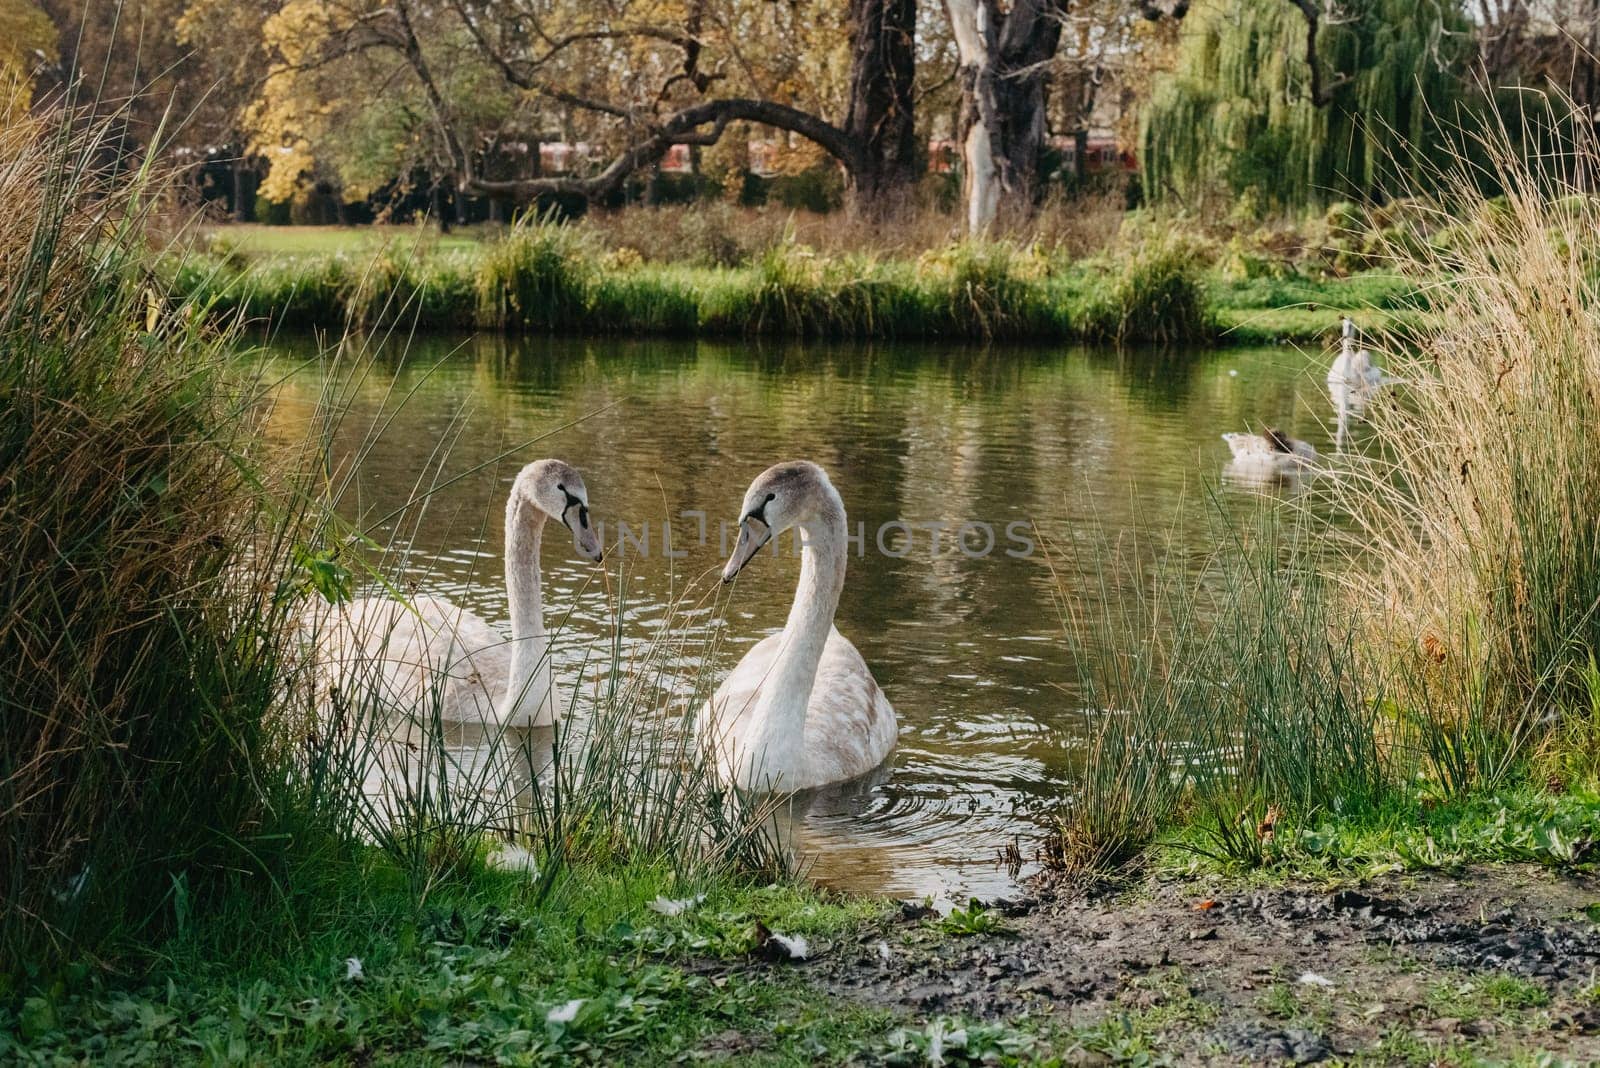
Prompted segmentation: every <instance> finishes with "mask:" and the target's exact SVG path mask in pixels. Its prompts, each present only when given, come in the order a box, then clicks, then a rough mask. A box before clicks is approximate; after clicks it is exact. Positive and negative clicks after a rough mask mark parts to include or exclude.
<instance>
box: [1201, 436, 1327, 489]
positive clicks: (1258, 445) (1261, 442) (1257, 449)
mask: <svg viewBox="0 0 1600 1068" xmlns="http://www.w3.org/2000/svg"><path fill="white" fill-rule="evenodd" d="M1222 440H1223V441H1226V442H1227V443H1228V448H1229V449H1231V450H1232V451H1233V461H1232V463H1231V464H1230V465H1229V466H1230V468H1231V469H1232V471H1233V473H1234V474H1236V475H1238V476H1240V477H1246V478H1248V477H1249V476H1252V475H1285V474H1294V473H1298V472H1300V471H1302V470H1304V469H1306V468H1307V467H1310V466H1311V465H1312V464H1314V463H1316V461H1317V450H1316V449H1315V448H1313V447H1312V446H1311V444H1310V443H1309V442H1304V441H1299V440H1296V439H1295V438H1291V437H1288V436H1286V435H1284V434H1282V433H1280V432H1278V431H1276V430H1269V431H1267V433H1265V434H1224V435H1222Z"/></svg>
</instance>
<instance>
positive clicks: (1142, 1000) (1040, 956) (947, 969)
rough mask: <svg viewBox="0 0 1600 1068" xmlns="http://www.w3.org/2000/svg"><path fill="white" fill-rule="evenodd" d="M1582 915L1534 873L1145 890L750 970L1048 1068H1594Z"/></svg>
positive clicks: (1031, 904)
mask: <svg viewBox="0 0 1600 1068" xmlns="http://www.w3.org/2000/svg"><path fill="white" fill-rule="evenodd" d="M1597 902H1600V880H1597V879H1596V878H1595V877H1594V876H1591V875H1573V874H1558V873H1556V872H1553V871H1550V870H1548V869H1543V868H1536V867H1512V866H1497V867H1484V868H1475V869H1471V870H1467V871H1464V872H1460V873H1455V874H1433V873H1430V874H1422V875H1417V874H1410V875H1390V876H1385V877H1381V878H1378V879H1374V880H1368V881H1365V882H1362V883H1359V884H1357V883H1349V884H1344V885H1340V886H1311V885H1298V886H1294V885H1291V886H1281V887H1273V888H1246V887H1241V886H1239V885H1238V884H1237V883H1233V884H1230V883H1228V882H1227V881H1225V880H1209V881H1207V880H1194V879H1172V880H1164V879H1161V878H1157V877H1148V878H1145V879H1142V880H1140V881H1139V882H1138V883H1137V884H1135V885H1129V886H1124V887H1122V888H1120V889H1117V890H1114V891H1110V892H1106V891H1102V892H1099V893H1087V894H1086V893H1082V892H1075V891H1072V890H1070V889H1049V888H1039V889H1038V892H1037V895H1036V896H1034V897H1031V898H1029V899H1027V900H1020V901H1013V902H996V903H993V909H994V911H995V912H997V913H1000V914H1001V915H1002V916H1003V917H1004V919H1003V924H1004V930H1003V931H991V932H985V933H978V934H971V935H952V934H951V933H949V932H948V931H947V930H944V929H941V928H940V927H938V926H937V925H936V923H937V921H936V920H935V919H933V918H930V917H929V916H928V914H927V910H925V909H923V908H921V907H919V906H915V905H911V904H909V903H908V904H906V905H904V906H902V907H901V908H900V909H899V910H898V911H897V912H896V913H894V914H892V915H891V916H889V917H887V918H886V919H884V920H882V921H881V922H879V923H877V924H875V925H873V926H871V927H870V928H869V929H866V930H864V931H863V932H861V933H860V935H859V937H858V938H857V939H855V940H854V941H851V942H841V943H839V944H836V945H832V946H825V947H819V949H820V950H821V951H820V952H819V953H817V954H816V955H815V958H814V959H813V960H809V961H806V962H798V963H796V964H784V965H766V966H767V967H797V968H799V969H800V971H801V973H802V974H804V975H805V976H806V977H807V978H808V980H809V981H810V982H812V983H814V984H816V985H817V986H818V987H820V988H821V989H823V990H825V991H827V992H828V993H830V994H831V995H833V996H834V997H836V998H839V999H841V1000H843V1001H844V1002H846V1003H857V1004H861V1005H865V1006H868V1007H871V1008H876V1009H886V1010H889V1011H890V1012H892V1013H894V1014H895V1015H897V1016H901V1017H904V1018H905V1019H906V1020H907V1021H908V1022H910V1021H918V1020H928V1019H932V1018H938V1017H949V1018H953V1019H961V1020H971V1021H990V1022H1000V1023H1006V1024H1008V1025H1018V1024H1019V1023H1020V1024H1021V1025H1023V1026H1029V1027H1032V1028H1034V1029H1036V1030H1039V1031H1040V1032H1041V1033H1048V1034H1051V1035H1054V1036H1055V1039H1054V1040H1051V1041H1049V1042H1048V1044H1047V1046H1046V1048H1047V1049H1048V1050H1049V1052H1050V1054H1053V1055H1055V1056H1060V1057H1064V1058H1065V1059H1066V1061H1067V1063H1081V1064H1109V1063H1117V1062H1119V1061H1121V1060H1124V1059H1127V1058H1124V1057H1121V1056H1118V1055H1117V1052H1116V1050H1112V1051H1111V1052H1109V1053H1108V1052H1106V1051H1105V1050H1104V1049H1098V1050H1097V1049H1096V1048H1095V1047H1096V1042H1095V1041H1092V1040H1084V1039H1083V1038H1082V1037H1081V1036H1082V1035H1083V1034H1084V1033H1085V1031H1086V1030H1088V1031H1093V1029H1094V1028H1096V1027H1103V1026H1104V1025H1106V1023H1107V1022H1108V1021H1112V1022H1113V1023H1114V1026H1115V1027H1120V1028H1123V1029H1125V1030H1126V1031H1127V1033H1128V1035H1129V1037H1130V1041H1131V1040H1132V1039H1133V1038H1134V1037H1137V1038H1138V1039H1139V1042H1140V1043H1143V1044H1144V1045H1146V1046H1148V1047H1149V1048H1150V1049H1151V1050H1153V1051H1154V1052H1156V1054H1157V1058H1156V1059H1157V1061H1158V1062H1159V1061H1160V1060H1169V1061H1171V1062H1173V1063H1183V1064H1239V1063H1250V1064H1286V1063H1293V1064H1311V1063H1351V1062H1355V1063H1374V1064H1387V1063H1407V1062H1411V1063H1452V1064H1454V1063H1473V1062H1476V1061H1479V1060H1484V1059H1488V1060H1490V1061H1497V1060H1500V1059H1504V1058H1515V1057H1518V1056H1521V1055H1524V1054H1527V1053H1529V1052H1530V1051H1545V1052H1549V1053H1553V1054H1556V1055H1557V1056H1559V1057H1561V1058H1564V1059H1567V1060H1571V1061H1577V1062H1580V1063H1582V1062H1588V1061H1592V1060H1596V1059H1600V985H1597V984H1600V924H1597V923H1596V922H1595V920H1594V919H1592V918H1591V914H1593V915H1596V916H1600V907H1596V906H1597ZM1586 909H1587V910H1589V911H1585V910H1586ZM1074 1035H1076V1036H1080V1037H1077V1038H1074V1037H1071V1036H1074ZM1062 1036H1067V1037H1062ZM1040 1052H1041V1053H1043V1052H1045V1050H1044V1049H1041V1050H1040Z"/></svg>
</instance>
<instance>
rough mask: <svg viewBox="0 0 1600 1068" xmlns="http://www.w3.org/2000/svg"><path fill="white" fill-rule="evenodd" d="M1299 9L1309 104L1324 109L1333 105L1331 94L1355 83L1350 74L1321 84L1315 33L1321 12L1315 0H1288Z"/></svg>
mask: <svg viewBox="0 0 1600 1068" xmlns="http://www.w3.org/2000/svg"><path fill="white" fill-rule="evenodd" d="M1289 3H1291V4H1293V5H1294V6H1295V7H1297V8H1299V9H1300V14H1302V15H1304V16H1305V19H1306V66H1308V67H1310V68H1311V103H1312V104H1313V105H1315V106H1316V107H1319V108H1325V107H1327V106H1328V105H1329V104H1331V103H1333V94H1334V93H1336V92H1338V91H1339V90H1340V89H1343V88H1344V87H1345V86H1347V85H1349V84H1350V83H1351V82H1353V81H1355V76H1354V75H1351V74H1336V75H1334V76H1333V78H1332V80H1330V81H1329V82H1328V83H1327V84H1326V85H1324V84H1323V82H1322V64H1321V63H1319V62H1317V31H1318V29H1319V28H1320V27H1321V23H1322V12H1321V10H1320V9H1319V8H1318V7H1317V2H1316V0H1289Z"/></svg>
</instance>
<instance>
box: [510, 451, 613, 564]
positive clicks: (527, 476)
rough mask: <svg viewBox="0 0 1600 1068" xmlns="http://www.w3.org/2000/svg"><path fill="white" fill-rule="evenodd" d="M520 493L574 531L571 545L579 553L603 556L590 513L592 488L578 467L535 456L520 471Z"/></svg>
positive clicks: (517, 487)
mask: <svg viewBox="0 0 1600 1068" xmlns="http://www.w3.org/2000/svg"><path fill="white" fill-rule="evenodd" d="M518 493H520V495H521V496H522V497H524V498H525V499H527V500H529V501H532V502H533V504H534V506H535V507H537V508H538V509H539V510H540V511H541V512H543V513H544V514H545V515H547V516H549V517H550V518H551V519H554V520H555V521H556V522H558V523H560V524H562V525H563V526H565V527H566V528H567V529H568V530H571V531H572V547H573V548H574V549H576V550H577V552H578V554H579V555H580V556H584V557H587V558H588V559H590V560H594V561H597V562H598V561H599V560H600V558H601V556H602V555H603V553H602V552H601V546H600V537H599V535H598V534H597V533H596V532H595V528H594V520H593V518H592V517H591V516H590V515H589V491H588V489H587V488H586V487H585V486H584V484H583V476H582V475H581V474H579V473H578V469H577V468H576V467H573V466H572V465H571V464H569V463H567V462H566V461H565V460H535V461H534V462H533V463H531V464H529V465H528V466H527V467H524V468H523V469H522V471H521V472H520V473H519V474H518V475H517V481H516V491H515V492H514V493H513V497H515V496H516V495H517V494H518Z"/></svg>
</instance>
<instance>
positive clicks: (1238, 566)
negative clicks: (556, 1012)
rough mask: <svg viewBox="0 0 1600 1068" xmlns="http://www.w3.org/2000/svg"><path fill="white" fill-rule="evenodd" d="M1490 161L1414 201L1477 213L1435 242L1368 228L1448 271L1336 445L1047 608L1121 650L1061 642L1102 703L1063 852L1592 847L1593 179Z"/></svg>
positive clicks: (1097, 641)
mask: <svg viewBox="0 0 1600 1068" xmlns="http://www.w3.org/2000/svg"><path fill="white" fill-rule="evenodd" d="M1577 148H1578V150H1577V158H1579V159H1581V160H1583V161H1584V162H1585V165H1586V166H1588V167H1593V166H1594V164H1595V162H1596V161H1597V160H1600V152H1597V146H1596V145H1594V144H1593V143H1586V144H1583V145H1580V146H1577ZM1501 163H1502V165H1503V167H1504V169H1505V173H1506V175H1507V185H1508V188H1509V190H1510V191H1509V192H1508V194H1507V196H1506V197H1505V198H1504V199H1503V200H1500V201H1496V202H1493V203H1489V202H1485V201H1484V200H1482V199H1481V197H1479V196H1478V194H1476V193H1475V192H1474V190H1473V187H1472V184H1471V182H1470V181H1469V180H1468V178H1467V176H1466V175H1462V176H1461V178H1460V180H1459V181H1458V182H1456V184H1455V185H1454V186H1453V188H1454V190H1455V192H1454V194H1453V196H1452V197H1451V198H1450V200H1449V201H1448V202H1447V203H1445V204H1442V205H1441V206H1440V207H1439V209H1438V210H1439V211H1440V213H1441V215H1442V216H1444V217H1447V218H1453V219H1465V220H1475V221H1476V222H1475V224H1474V225H1472V226H1470V227H1468V228H1467V229H1466V231H1465V232H1464V233H1462V234H1461V235H1459V236H1458V237H1457V239H1456V240H1455V241H1453V242H1452V243H1451V246H1450V247H1449V248H1448V249H1445V248H1441V247H1437V246H1431V245H1430V246H1425V247H1417V248H1406V247H1402V246H1400V245H1398V244H1397V245H1396V246H1395V247H1394V248H1393V254H1394V259H1395V262H1396V263H1397V264H1399V265H1400V266H1401V269H1402V273H1403V275H1404V276H1405V277H1406V278H1408V279H1410V280H1411V281H1412V283H1413V284H1415V285H1418V286H1421V285H1425V284H1427V280H1428V279H1430V278H1439V277H1453V278H1455V279H1456V281H1455V282H1454V283H1453V284H1452V285H1451V286H1449V287H1447V288H1441V289H1439V290H1437V291H1436V292H1435V294H1434V296H1433V298H1432V299H1433V301H1434V309H1435V314H1433V315H1431V316H1429V317H1428V318H1427V319H1425V320H1422V321H1419V322H1417V323H1416V324H1414V325H1413V326H1412V327H1411V328H1409V329H1407V330H1406V331H1404V333H1403V336H1402V338H1401V343H1400V344H1398V345H1396V346H1395V347H1394V350H1393V351H1392V352H1391V353H1390V354H1389V358H1388V368H1389V370H1390V371H1391V372H1392V373H1394V374H1396V375H1397V376H1398V377H1399V378H1400V379H1402V381H1401V383H1399V384H1398V385H1395V386H1392V387H1388V395H1386V396H1383V397H1381V398H1379V399H1378V400H1376V401H1375V402H1374V403H1373V405H1372V406H1371V408H1370V410H1368V411H1367V412H1366V417H1367V418H1366V423H1367V426H1366V427H1365V428H1364V429H1363V430H1362V432H1361V433H1360V434H1359V435H1357V436H1356V437H1355V438H1354V439H1353V440H1354V441H1355V442H1356V445H1355V446H1354V449H1353V451H1351V452H1348V453H1342V454H1339V455H1336V456H1331V457H1326V458H1324V461H1323V464H1324V470H1322V471H1321V472H1320V473H1319V475H1318V477H1317V478H1316V479H1315V481H1314V482H1313V484H1312V486H1311V493H1310V494H1309V495H1308V496H1307V497H1305V498H1303V499H1302V500H1300V501H1299V502H1298V504H1299V506H1297V505H1296V504H1287V505H1284V504H1280V505H1278V506H1277V507H1276V508H1275V509H1269V510H1268V514H1267V517H1266V519H1265V521H1264V522H1263V523H1262V524H1261V525H1260V526H1248V525H1247V526H1245V527H1243V528H1239V527H1233V526H1230V525H1228V524H1227V523H1226V522H1225V521H1224V520H1223V519H1222V518H1220V515H1221V510H1220V509H1219V519H1218V528H1217V530H1216V536H1215V538H1214V542H1215V543H1216V544H1217V545H1218V546H1219V548H1218V549H1217V551H1216V553H1215V554H1214V555H1213V556H1212V557H1211V558H1210V559H1209V560H1208V561H1206V562H1205V565H1204V566H1203V567H1202V568H1201V569H1200V573H1199V574H1198V575H1195V574H1192V573H1190V572H1188V571H1185V570H1182V569H1180V568H1175V567H1172V566H1171V565H1165V564H1161V565H1157V566H1154V567H1153V568H1148V567H1147V569H1146V573H1147V574H1150V575H1151V576H1152V577H1151V582H1150V586H1149V588H1148V592H1147V594H1146V600H1145V602H1144V603H1143V604H1142V605H1141V606H1140V607H1139V609H1138V610H1137V611H1130V612H1129V613H1127V614H1125V615H1123V616H1120V617H1117V618H1107V617H1106V616H1105V615H1104V614H1103V613H1102V614H1100V615H1096V614H1095V613H1093V612H1077V613H1074V614H1073V615H1071V617H1070V624H1071V627H1072V628H1078V629H1079V632H1080V633H1081V632H1082V631H1081V628H1090V633H1091V634H1092V637H1093V641H1092V643H1090V642H1086V643H1085V644H1086V645H1090V644H1092V647H1097V648H1121V649H1138V650H1140V651H1141V653H1140V655H1139V656H1136V657H1133V656H1130V657H1128V658H1125V659H1124V658H1117V659H1115V660H1112V661H1109V662H1107V661H1101V662H1085V663H1084V664H1083V665H1082V669H1083V674H1084V677H1085V678H1086V679H1087V680H1088V685H1089V688H1090V691H1091V694H1092V700H1091V704H1092V707H1095V708H1100V709H1105V710H1107V711H1105V712H1101V713H1097V714H1096V716H1095V717H1094V718H1095V721H1096V722H1095V730H1094V735H1093V739H1092V742H1091V747H1090V753H1089V757H1088V762H1087V763H1088V767H1087V772H1086V776H1085V780H1084V783H1083V785H1082V789H1081V792H1080V793H1079V794H1078V795H1077V796H1076V797H1075V798H1074V799H1073V801H1072V803H1071V804H1070V805H1069V807H1068V812H1067V815H1066V816H1065V818H1064V820H1063V823H1062V829H1061V835H1060V838H1059V842H1058V844H1057V856H1056V859H1057V861H1058V862H1059V864H1060V865H1062V866H1063V867H1066V868H1076V869H1080V870H1082V869H1095V868H1098V867H1102V866H1106V865H1115V864H1118V863H1121V862H1123V861H1125V860H1127V859H1129V858H1130V857H1134V856H1138V855H1140V854H1141V853H1142V852H1143V851H1144V850H1145V849H1146V848H1147V847H1148V846H1149V845H1150V844H1151V843H1157V844H1161V845H1165V846H1169V847H1173V848H1177V849H1179V850H1180V851H1182V852H1185V853H1187V854H1188V855H1189V856H1191V857H1200V858H1204V859H1205V860H1206V861H1207V862H1208V863H1213V864H1216V865H1218V866H1220V867H1224V868H1227V869H1229V870H1234V871H1240V870H1245V871H1252V870H1262V869H1271V868H1274V867H1277V868H1281V869H1286V870H1302V871H1304V870H1310V869H1314V868H1316V867H1317V866H1318V865H1319V864H1328V865H1333V866H1335V867H1338V866H1340V865H1348V866H1352V867H1355V868H1359V867H1360V866H1362V865H1364V864H1369V865H1370V864H1379V863H1395V864H1398V865H1399V866H1401V867H1418V868H1427V867H1452V866H1461V865H1465V864H1467V863H1470V862H1474V861H1483V860H1507V859H1517V860H1523V861H1537V862H1540V863H1545V864H1550V865H1554V866H1558V867H1568V868H1578V867H1587V866H1591V865H1593V864H1594V862H1595V860H1596V858H1595V856H1594V854H1593V842H1594V838H1595V835H1594V831H1593V828H1594V825H1595V824H1594V820H1595V814H1596V808H1595V797H1596V796H1597V794H1600V747H1597V739H1600V734H1597V733H1596V731H1595V726H1594V725H1595V723H1596V721H1597V709H1600V671H1597V669H1596V667H1595V665H1596V661H1597V652H1596V650H1597V648H1600V613H1597V611H1596V609H1597V606H1600V544H1597V541H1596V531H1600V486H1597V485H1596V482H1595V479H1596V472H1597V471H1600V453H1597V448H1600V446H1597V439H1596V438H1595V435H1594V432H1593V428H1594V426H1595V425H1596V423H1597V422H1600V412H1597V411H1596V409H1595V404H1596V401H1595V395H1594V390H1593V383H1594V382H1595V381H1596V380H1597V378H1600V326H1597V323H1600V310H1597V309H1600V294H1597V292H1596V289H1595V283H1594V279H1595V277H1596V272H1595V269H1594V250H1593V243H1592V240H1591V239H1590V236H1589V235H1592V233H1593V232H1594V227H1595V226H1597V225H1600V204H1597V202H1596V201H1595V200H1594V199H1593V198H1592V197H1588V196H1584V195H1581V194H1580V193H1578V192H1577V191H1576V190H1575V189H1572V188H1570V187H1568V186H1567V185H1565V184H1564V180H1563V178H1562V177H1561V176H1560V175H1556V174H1544V173H1540V174H1529V173H1527V172H1525V171H1519V170H1518V169H1517V167H1516V164H1515V163H1514V161H1513V157H1512V155H1511V154H1510V153H1509V152H1508V153H1506V157H1505V158H1504V159H1503V160H1502V161H1501ZM1308 502H1310V503H1311V504H1312V507H1303V506H1304V505H1306V504H1307V503H1308ZM1107 566H1111V567H1126V566H1138V567H1145V566H1146V565H1145V564H1144V563H1142V562H1141V561H1137V560H1135V561H1131V562H1130V561H1126V560H1111V561H1110V562H1109V564H1108V565H1107ZM1063 597H1064V598H1065V599H1066V600H1067V601H1068V602H1069V603H1070V601H1071V592H1070V591H1064V592H1063ZM1152 621H1155V627H1154V629H1152ZM1112 710H1114V711H1112ZM1380 856H1382V857H1386V858H1387V859H1386V860H1382V861H1380V860H1377V859H1375V858H1378V857H1380Z"/></svg>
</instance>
